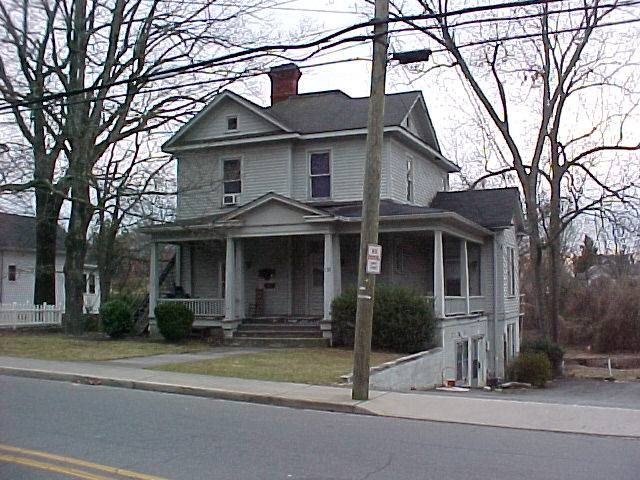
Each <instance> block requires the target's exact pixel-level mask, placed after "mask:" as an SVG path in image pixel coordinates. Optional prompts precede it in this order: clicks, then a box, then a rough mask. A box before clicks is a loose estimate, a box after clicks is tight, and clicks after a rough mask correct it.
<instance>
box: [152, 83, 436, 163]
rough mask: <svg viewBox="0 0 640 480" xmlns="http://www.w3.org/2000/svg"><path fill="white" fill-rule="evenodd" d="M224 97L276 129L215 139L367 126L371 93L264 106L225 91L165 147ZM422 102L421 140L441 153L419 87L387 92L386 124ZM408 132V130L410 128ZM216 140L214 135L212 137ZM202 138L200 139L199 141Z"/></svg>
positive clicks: (318, 95) (312, 96)
mask: <svg viewBox="0 0 640 480" xmlns="http://www.w3.org/2000/svg"><path fill="white" fill-rule="evenodd" d="M224 99H229V100H231V101H234V102H237V103H238V104H239V105H242V106H243V107H244V108H247V109H248V110H250V111H251V112H253V113H254V114H256V115H258V116H260V117H261V118H263V119H264V120H266V121H268V122H269V123H271V124H272V125H273V126H274V129H273V131H271V132H263V133H257V134H256V133H252V134H249V135H247V136H242V135H241V134H240V135H234V136H229V137H224V138H216V139H215V140H216V141H230V140H233V141H235V140H241V139H246V140H249V139H251V138H252V137H261V138H262V137H265V138H266V137H270V136H276V135H282V134H288V135H313V134H316V135H317V134H322V133H329V132H348V131H354V130H366V128H367V120H368V111H369V97H358V98H353V97H350V96H349V95H347V94H346V93H344V92H342V91H340V90H329V91H323V92H314V93H302V94H298V95H294V96H291V97H289V98H288V99H287V100H283V101H281V102H278V103H276V104H275V105H272V106H270V107H261V106H259V105H257V104H255V103H253V102H251V101H249V100H247V99H246V98H244V97H242V96H240V95H238V94H236V93H233V92H231V91H228V90H226V91H224V92H222V93H221V94H220V95H218V96H216V97H215V98H214V99H213V101H212V102H211V103H210V104H209V105H207V106H206V107H205V108H204V109H202V110H201V111H200V112H199V113H198V114H197V115H195V116H194V117H193V118H192V119H191V120H189V122H187V123H186V124H185V125H183V126H182V128H181V129H180V130H179V131H178V132H177V133H176V134H175V135H174V136H173V137H171V139H169V141H167V142H166V143H165V144H164V145H163V146H162V149H163V150H165V151H171V149H172V147H174V146H175V145H176V144H177V143H179V141H180V139H181V138H182V137H184V136H185V134H186V133H187V132H188V131H189V130H190V129H191V128H192V127H193V126H194V125H195V124H197V123H198V122H199V121H200V120H201V119H203V117H205V116H206V115H207V114H208V113H209V112H211V111H212V110H213V109H215V107H216V106H217V105H219V104H220V102H222V100H224ZM418 103H419V104H420V105H421V106H422V107H423V108H422V110H423V112H424V114H425V115H426V118H425V120H426V123H427V124H428V129H429V132H430V134H429V135H428V137H429V138H420V137H416V138H420V140H421V141H422V142H424V143H425V144H427V145H428V146H429V147H431V148H432V149H434V150H435V153H436V154H439V151H440V148H439V145H438V142H437V139H436V136H435V131H434V130H433V125H432V123H431V119H430V118H429V112H428V110H427V108H426V104H425V103H424V98H423V96H422V93H421V92H419V91H413V92H403V93H392V94H387V95H385V113H384V126H385V127H396V128H402V129H404V127H403V122H404V120H405V119H406V118H407V116H408V115H409V112H410V111H411V109H412V108H413V107H414V106H415V105H416V104H418ZM407 132H408V131H407ZM211 140H214V139H211ZM198 142H200V140H199V141H198Z"/></svg>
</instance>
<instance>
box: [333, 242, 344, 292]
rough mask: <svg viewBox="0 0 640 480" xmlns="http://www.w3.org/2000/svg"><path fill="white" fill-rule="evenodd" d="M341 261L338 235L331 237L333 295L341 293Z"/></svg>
mask: <svg viewBox="0 0 640 480" xmlns="http://www.w3.org/2000/svg"><path fill="white" fill-rule="evenodd" d="M341 262H342V259H341V258H340V235H338V234H337V233H336V234H335V235H333V295H334V297H337V296H338V295H340V294H341V293H342V263H341Z"/></svg>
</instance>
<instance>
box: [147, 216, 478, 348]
mask: <svg viewBox="0 0 640 480" xmlns="http://www.w3.org/2000/svg"><path fill="white" fill-rule="evenodd" d="M172 243H174V244H175V246H176V249H175V250H176V257H175V266H174V284H175V288H174V289H173V291H170V292H165V293H163V294H161V293H160V288H159V281H158V280H159V276H160V272H159V268H158V244H157V243H154V244H153V246H152V249H151V282H150V283H151V284H150V316H153V310H154V308H155V305H157V304H158V303H161V302H179V303H183V304H184V305H186V306H187V307H188V308H189V309H190V310H192V311H193V312H194V314H195V317H196V326H199V327H221V328H222V329H223V330H224V333H225V336H226V337H227V338H230V337H231V336H233V333H234V331H235V330H236V329H237V328H238V326H239V325H240V324H241V323H242V322H243V320H245V319H250V318H270V319H275V318H284V319H287V321H289V322H291V323H307V324H308V323H314V322H315V323H317V324H319V325H320V327H321V328H322V331H323V333H324V335H325V337H326V338H330V336H331V302H332V301H333V299H334V298H335V297H336V296H337V295H339V294H340V293H341V292H342V291H343V290H344V289H345V288H347V287H350V286H356V282H357V274H358V268H357V267H358V248H359V235H358V234H356V233H348V232H342V233H338V232H329V233H322V234H299V235H270V236H264V237H262V236H260V237H255V236H254V237H239V236H238V237H233V236H228V237H226V238H207V239H202V240H195V239H184V240H183V241H178V240H177V239H174V240H173V241H172ZM380 243H381V245H382V248H383V261H382V273H381V275H380V276H379V277H378V284H379V285H384V284H388V285H401V286H404V287H406V288H410V289H412V290H414V291H416V292H417V293H419V294H420V295H423V296H424V297H427V298H429V300H430V301H431V302H432V304H433V308H434V313H435V315H436V317H438V318H454V317H457V316H470V315H474V314H481V313H484V312H486V311H487V309H488V304H487V298H490V297H489V296H488V295H487V294H488V292H487V291H485V290H486V289H487V285H486V284H485V285H484V288H483V281H482V278H483V276H485V277H486V276H487V270H489V269H490V265H489V264H488V262H487V261H486V259H487V258H489V257H488V256H487V250H488V247H487V246H485V245H483V244H482V243H479V242H474V241H471V240H469V239H467V238H464V237H460V236H457V235H454V234H452V233H450V232H446V231H443V230H426V229H425V230H423V231H384V232H382V233H381V234H380ZM483 258H484V259H485V261H483ZM489 271H490V270H489ZM489 278H490V274H489ZM226 299H233V301H227V300H226ZM489 306H490V305H489Z"/></svg>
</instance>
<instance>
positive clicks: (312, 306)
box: [306, 240, 324, 316]
mask: <svg viewBox="0 0 640 480" xmlns="http://www.w3.org/2000/svg"><path fill="white" fill-rule="evenodd" d="M306 265H307V268H306V285H307V315H315V316H322V315H323V313H324V244H323V241H322V240H309V241H308V242H307V258H306Z"/></svg>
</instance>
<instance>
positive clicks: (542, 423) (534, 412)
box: [0, 357, 640, 438]
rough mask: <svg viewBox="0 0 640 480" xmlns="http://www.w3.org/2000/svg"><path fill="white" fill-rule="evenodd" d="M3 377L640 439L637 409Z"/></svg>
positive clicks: (155, 381)
mask: <svg viewBox="0 0 640 480" xmlns="http://www.w3.org/2000/svg"><path fill="white" fill-rule="evenodd" d="M0 374H4V375H15V376H23V377H30V378H40V379H48V380H62V381H73V382H80V383H86V384H92V385H106V386H116V387H123V388H133V389H139V390H151V391H158V392H165V393H176V394H183V395H196V396H201V397H210V398H219V399H224V400H237V401H243V402H253V403H261V404H269V405H279V406H286V407H295V408H308V409H316V410H327V411H335V412H345V413H359V414H368V415H379V416H386V417H395V418H406V419H415V420H429V421H438V422H454V423H463V424H471V425H483V426H495V427H507V428H519V429H529V430H543V431H554V432H568V433H582V434H591V435H610V436H619V437H634V438H640V410H633V409H625V408H609V407H591V406H581V405H566V404H564V405H561V404H550V403H537V402H523V401H509V400H499V399H482V398H471V397H456V396H453V395H424V394H419V393H415V394H414V393H396V392H379V391H374V392H371V394H370V400H368V401H354V400H352V399H351V390H350V389H347V388H340V387H328V386H318V385H303V384H296V383H284V382H268V381H261V380H243V379H239V378H225V377H210V376H205V375H193V374H185V373H173V372H161V371H154V370H144V369H142V368H135V367H132V366H129V367H127V366H122V365H118V364H114V363H109V364H105V363H99V364H98V363H89V362H59V361H44V360H33V359H24V358H14V357H0Z"/></svg>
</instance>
